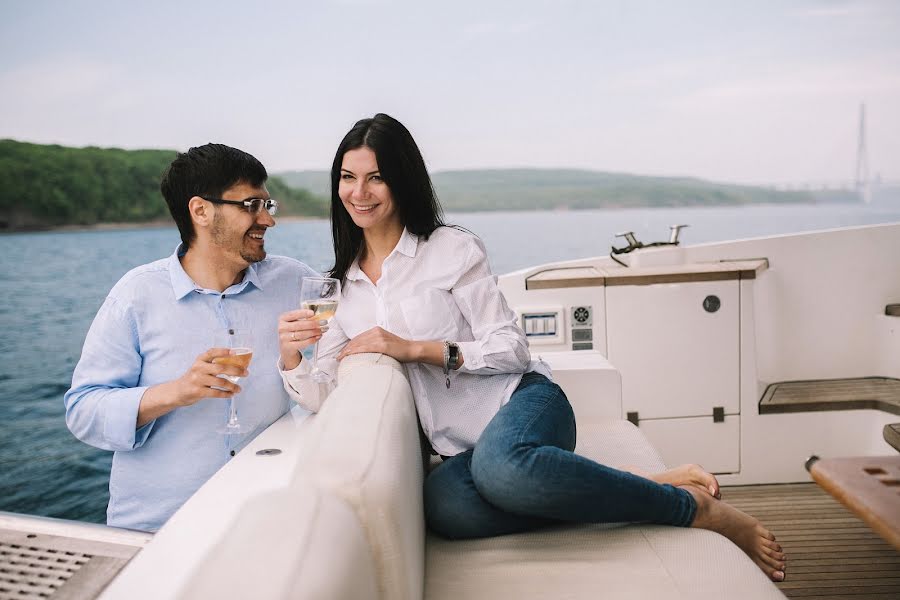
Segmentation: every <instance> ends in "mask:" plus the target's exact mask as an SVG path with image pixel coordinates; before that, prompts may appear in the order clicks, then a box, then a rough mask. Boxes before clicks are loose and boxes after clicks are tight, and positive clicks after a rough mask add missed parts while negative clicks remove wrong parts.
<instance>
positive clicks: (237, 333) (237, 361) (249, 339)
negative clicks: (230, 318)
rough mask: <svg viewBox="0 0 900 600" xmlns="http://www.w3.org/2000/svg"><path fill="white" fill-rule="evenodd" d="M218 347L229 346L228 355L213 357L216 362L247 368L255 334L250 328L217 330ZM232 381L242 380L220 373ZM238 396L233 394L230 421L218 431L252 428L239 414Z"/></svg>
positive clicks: (251, 354)
mask: <svg viewBox="0 0 900 600" xmlns="http://www.w3.org/2000/svg"><path fill="white" fill-rule="evenodd" d="M215 346H216V348H228V349H229V350H230V353H229V354H228V356H219V357H217V358H214V359H213V362H214V363H217V364H224V365H232V366H235V367H241V368H244V369H246V368H247V367H249V366H250V361H251V360H252V359H253V335H252V333H251V331H250V330H249V329H231V328H228V329H224V330H222V331H217V332H216V341H215ZM219 377H222V378H223V379H227V380H228V381H230V382H231V383H237V382H238V381H240V379H241V378H240V377H238V376H236V375H220V376H219ZM236 401H237V397H236V395H235V396H232V397H231V401H230V404H229V414H228V422H227V423H226V424H225V425H223V426H222V427H220V428H219V429H217V430H216V431H217V432H218V433H224V434H237V433H248V432H249V431H250V428H249V427H247V426H246V425H244V424H243V423H241V422H240V420H239V419H238V416H237V406H236V404H235V403H236Z"/></svg>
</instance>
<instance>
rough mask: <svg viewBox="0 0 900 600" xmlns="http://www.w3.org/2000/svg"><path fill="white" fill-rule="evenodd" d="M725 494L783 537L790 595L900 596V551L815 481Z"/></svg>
mask: <svg viewBox="0 0 900 600" xmlns="http://www.w3.org/2000/svg"><path fill="white" fill-rule="evenodd" d="M722 497H723V498H724V499H725V500H727V501H728V502H729V503H731V504H732V505H734V506H735V507H737V508H739V509H741V510H743V511H744V512H746V513H749V514H751V515H753V516H755V517H756V518H758V519H760V520H761V521H762V522H763V524H764V525H765V526H766V527H768V528H769V529H771V530H772V532H773V533H774V534H775V536H776V537H777V538H778V541H779V543H780V544H781V545H782V547H783V548H784V551H785V554H787V556H788V563H787V579H786V580H785V581H784V582H782V583H778V584H776V585H778V587H779V589H781V591H782V592H783V593H784V594H785V595H786V596H787V597H788V598H803V599H804V600H844V599H847V600H849V599H853V600H862V599H870V598H871V599H872V600H881V599H886V598H894V599H896V598H900V552H897V551H896V550H895V549H894V548H893V547H892V546H891V545H890V544H888V543H886V542H885V541H884V540H882V539H881V538H880V537H879V536H878V535H876V534H875V533H873V531H872V530H871V529H870V528H869V527H867V526H866V525H865V523H863V522H862V521H861V520H860V519H859V518H857V517H856V516H855V515H854V514H853V513H851V512H850V511H849V510H847V509H846V508H844V507H843V506H842V505H841V504H840V503H839V502H837V501H836V500H834V499H833V498H832V497H831V496H829V495H828V494H827V493H826V492H825V491H823V490H822V489H821V488H819V486H817V485H816V484H814V483H802V484H785V485H755V486H728V487H723V488H722Z"/></svg>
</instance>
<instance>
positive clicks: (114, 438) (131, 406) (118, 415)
mask: <svg viewBox="0 0 900 600" xmlns="http://www.w3.org/2000/svg"><path fill="white" fill-rule="evenodd" d="M148 388H149V386H143V387H137V388H128V389H122V390H116V398H115V403H116V404H117V405H118V408H117V410H110V411H106V419H105V420H104V423H103V437H104V438H106V441H107V443H109V445H110V446H111V447H113V448H117V449H123V450H134V449H135V448H140V447H141V446H142V445H143V444H144V442H146V441H147V437H148V436H149V435H150V430H151V429H152V428H153V423H155V422H156V421H155V420H154V421H150V422H149V423H147V424H146V425H143V426H142V427H141V428H140V429H138V428H137V419H138V409H139V408H140V406H141V398H143V397H144V392H146V391H147V389H148Z"/></svg>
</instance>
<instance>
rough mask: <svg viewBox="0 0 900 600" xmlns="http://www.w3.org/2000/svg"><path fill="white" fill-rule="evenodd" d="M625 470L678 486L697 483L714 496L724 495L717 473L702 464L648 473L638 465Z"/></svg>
mask: <svg viewBox="0 0 900 600" xmlns="http://www.w3.org/2000/svg"><path fill="white" fill-rule="evenodd" d="M623 470H625V471H628V472H629V473H633V474H635V475H638V476H640V477H643V478H645V479H649V480H651V481H655V482H656V483H668V484H669V485H674V486H676V487H678V486H682V485H695V486H697V487H701V488H703V489H704V490H706V491H707V492H708V493H709V494H710V495H711V496H712V497H713V498H721V497H722V491H721V489H719V482H718V481H717V480H716V477H715V475H713V474H712V473H709V472H707V471H706V470H705V469H704V468H703V467H701V466H700V465H681V466H680V467H675V468H674V469H669V470H668V471H663V472H662V473H648V472H647V471H644V470H642V469H638V468H637V467H625V468H624V469H623Z"/></svg>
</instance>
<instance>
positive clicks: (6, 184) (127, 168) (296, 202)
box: [0, 139, 328, 231]
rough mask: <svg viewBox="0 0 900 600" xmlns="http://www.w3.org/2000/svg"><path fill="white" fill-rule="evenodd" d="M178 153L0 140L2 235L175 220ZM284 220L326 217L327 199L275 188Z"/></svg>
mask: <svg viewBox="0 0 900 600" xmlns="http://www.w3.org/2000/svg"><path fill="white" fill-rule="evenodd" d="M175 156H176V152H175V151H174V150H122V149H118V148H94V147H89V148H70V147H66V146H58V145H44V144H31V143H26V142H18V141H15V140H8V139H7V140H0V182H2V185H0V231H19V230H25V229H41V228H51V227H58V226H62V225H94V224H98V223H141V222H147V221H156V220H163V219H166V218H168V214H169V212H168V208H167V207H166V203H165V200H164V199H163V197H162V194H161V193H160V191H159V180H160V178H161V176H162V174H163V172H164V171H165V169H166V167H168V165H169V164H170V163H171V162H172V160H173V159H174V158H175ZM266 185H267V187H268V189H269V192H270V193H271V194H272V197H273V198H277V199H278V201H279V203H280V207H279V214H286V215H308V216H315V217H324V216H327V214H328V203H327V200H326V199H325V198H323V197H321V196H317V195H315V194H313V193H312V192H310V191H308V190H305V189H299V188H293V187H290V186H288V185H286V184H285V183H284V182H283V181H282V180H281V179H280V178H278V177H274V176H273V177H270V178H269V181H268V182H267V184H266Z"/></svg>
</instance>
